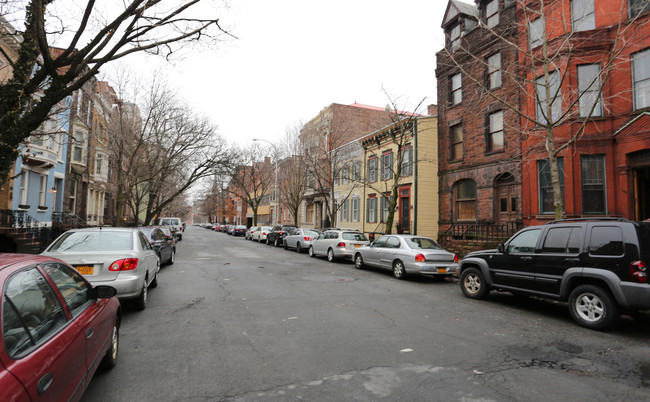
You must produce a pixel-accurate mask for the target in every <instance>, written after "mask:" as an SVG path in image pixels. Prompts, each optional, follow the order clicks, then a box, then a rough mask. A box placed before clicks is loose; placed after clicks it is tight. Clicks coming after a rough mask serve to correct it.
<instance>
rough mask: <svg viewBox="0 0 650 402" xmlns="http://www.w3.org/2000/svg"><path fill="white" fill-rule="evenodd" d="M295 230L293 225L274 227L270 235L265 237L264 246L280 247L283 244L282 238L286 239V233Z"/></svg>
mask: <svg viewBox="0 0 650 402" xmlns="http://www.w3.org/2000/svg"><path fill="white" fill-rule="evenodd" d="M293 229H296V227H295V226H294V225H275V226H273V229H272V230H271V233H269V234H267V235H266V244H267V245H269V244H272V245H274V246H275V247H280V246H282V245H283V244H284V238H285V237H287V231H289V230H293Z"/></svg>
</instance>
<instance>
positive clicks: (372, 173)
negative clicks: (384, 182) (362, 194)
mask: <svg viewBox="0 0 650 402" xmlns="http://www.w3.org/2000/svg"><path fill="white" fill-rule="evenodd" d="M378 165H379V158H377V157H376V156H372V157H371V158H370V159H368V181H369V182H370V183H374V182H376V181H377V170H378Z"/></svg>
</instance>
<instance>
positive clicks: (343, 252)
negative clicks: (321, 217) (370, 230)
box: [309, 228, 369, 262]
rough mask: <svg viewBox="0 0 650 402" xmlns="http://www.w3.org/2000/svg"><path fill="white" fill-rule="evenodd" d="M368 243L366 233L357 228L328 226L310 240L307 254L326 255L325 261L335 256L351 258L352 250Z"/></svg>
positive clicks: (331, 260)
mask: <svg viewBox="0 0 650 402" xmlns="http://www.w3.org/2000/svg"><path fill="white" fill-rule="evenodd" d="M367 244H369V242H368V239H367V238H366V235H364V234H363V233H361V232H359V231H358V230H349V229H339V228H330V229H327V230H326V231H324V232H323V233H321V234H320V236H318V238H317V239H315V240H313V241H312V242H311V246H310V247H309V256H310V257H317V256H327V261H329V262H333V261H334V260H336V259H337V258H347V259H350V260H351V259H352V255H354V250H356V249H358V248H359V247H363V246H365V245H367Z"/></svg>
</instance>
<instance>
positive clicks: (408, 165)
mask: <svg viewBox="0 0 650 402" xmlns="http://www.w3.org/2000/svg"><path fill="white" fill-rule="evenodd" d="M412 174H413V147H412V146H410V145H407V146H406V147H404V150H402V173H401V175H402V176H410V175H412Z"/></svg>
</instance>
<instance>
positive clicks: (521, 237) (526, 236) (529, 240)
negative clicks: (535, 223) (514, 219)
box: [508, 229, 542, 253]
mask: <svg viewBox="0 0 650 402" xmlns="http://www.w3.org/2000/svg"><path fill="white" fill-rule="evenodd" d="M541 232H542V231H541V230H540V229H534V230H527V231H525V232H521V233H519V234H518V235H516V236H515V237H514V238H513V239H512V240H510V243H508V252H509V253H533V252H535V246H536V245H537V240H538V239H539V235H540V233H541Z"/></svg>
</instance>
